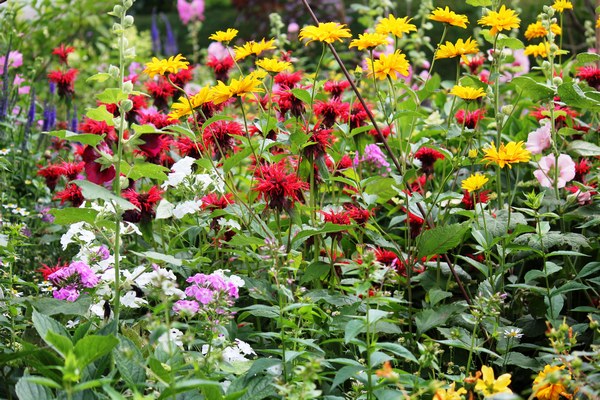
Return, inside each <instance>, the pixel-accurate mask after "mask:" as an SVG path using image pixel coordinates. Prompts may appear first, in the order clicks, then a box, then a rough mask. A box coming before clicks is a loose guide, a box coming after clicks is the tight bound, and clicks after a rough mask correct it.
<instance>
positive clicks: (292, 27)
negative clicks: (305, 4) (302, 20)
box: [287, 22, 300, 33]
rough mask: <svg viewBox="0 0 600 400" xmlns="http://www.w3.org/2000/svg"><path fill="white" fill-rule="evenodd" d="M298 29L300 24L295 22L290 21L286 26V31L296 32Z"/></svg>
mask: <svg viewBox="0 0 600 400" xmlns="http://www.w3.org/2000/svg"><path fill="white" fill-rule="evenodd" d="M299 30H300V25H298V24H297V23H296V22H290V24H289V25H288V28H287V31H288V33H297V32H298V31H299Z"/></svg>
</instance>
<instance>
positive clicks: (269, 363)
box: [246, 358, 281, 378]
mask: <svg viewBox="0 0 600 400" xmlns="http://www.w3.org/2000/svg"><path fill="white" fill-rule="evenodd" d="M276 365H281V360H278V359H276V358H259V359H256V360H255V361H254V362H253V363H252V366H251V367H250V369H248V371H247V372H246V376H247V377H248V378H251V377H253V376H255V375H258V374H262V373H264V372H265V370H266V369H267V368H271V367H274V366H276Z"/></svg>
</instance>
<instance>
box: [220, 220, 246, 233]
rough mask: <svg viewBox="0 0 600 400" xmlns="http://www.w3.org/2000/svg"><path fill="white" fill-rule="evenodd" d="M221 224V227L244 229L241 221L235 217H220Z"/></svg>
mask: <svg viewBox="0 0 600 400" xmlns="http://www.w3.org/2000/svg"><path fill="white" fill-rule="evenodd" d="M219 225H220V226H221V227H227V228H233V229H238V230H240V229H242V227H241V225H240V223H239V222H237V221H236V220H233V219H225V218H219Z"/></svg>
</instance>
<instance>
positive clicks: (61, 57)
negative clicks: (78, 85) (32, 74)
mask: <svg viewBox="0 0 600 400" xmlns="http://www.w3.org/2000/svg"><path fill="white" fill-rule="evenodd" d="M74 51H75V47H71V46H65V44H64V43H61V44H60V46H59V47H56V48H55V49H54V50H52V54H54V55H56V56H58V61H59V62H60V63H61V64H65V65H67V64H68V59H67V58H68V56H69V54H71V53H73V52H74Z"/></svg>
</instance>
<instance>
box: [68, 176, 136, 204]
mask: <svg viewBox="0 0 600 400" xmlns="http://www.w3.org/2000/svg"><path fill="white" fill-rule="evenodd" d="M73 182H74V183H75V184H76V185H77V186H79V187H80V188H81V192H82V194H83V197H85V198H86V199H88V200H96V199H99V200H104V201H106V202H109V203H115V204H116V205H117V206H119V207H120V208H121V210H124V211H127V210H135V206H134V205H133V204H131V203H130V202H129V201H127V200H125V199H124V198H122V197H119V196H116V195H115V194H114V193H112V192H111V191H109V190H108V189H106V188H103V187H102V186H100V185H96V184H95V183H92V182H89V181H84V180H76V181H73Z"/></svg>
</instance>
